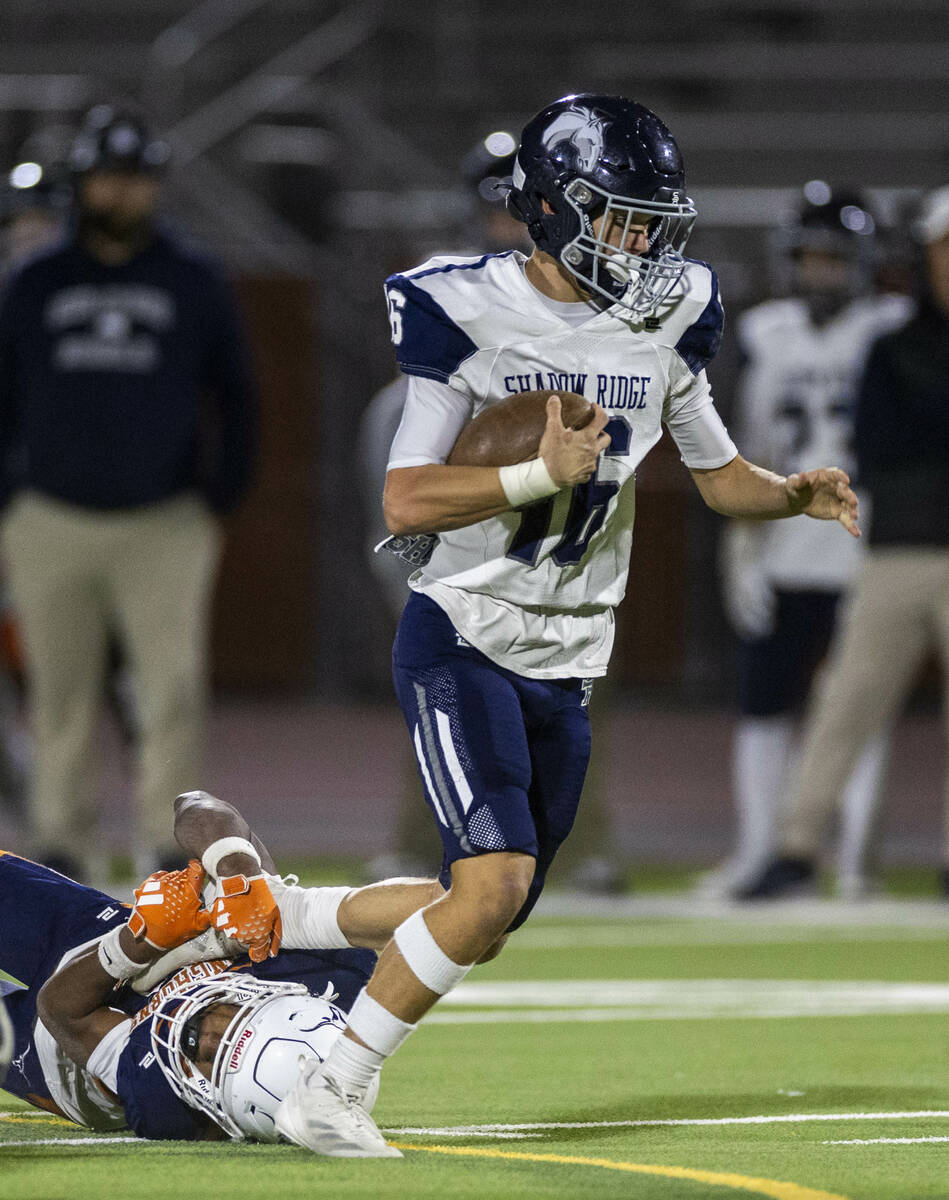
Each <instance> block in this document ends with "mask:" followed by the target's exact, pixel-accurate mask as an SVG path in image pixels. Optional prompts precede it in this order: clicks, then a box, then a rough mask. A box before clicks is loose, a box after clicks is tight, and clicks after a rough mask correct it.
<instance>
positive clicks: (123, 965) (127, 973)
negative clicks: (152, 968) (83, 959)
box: [99, 925, 148, 980]
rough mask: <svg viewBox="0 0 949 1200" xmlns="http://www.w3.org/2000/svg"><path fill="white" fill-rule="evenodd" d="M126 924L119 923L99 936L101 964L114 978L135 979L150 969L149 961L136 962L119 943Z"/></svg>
mask: <svg viewBox="0 0 949 1200" xmlns="http://www.w3.org/2000/svg"><path fill="white" fill-rule="evenodd" d="M124 928H125V926H124V925H117V926H116V927H115V929H110V930H109V932H108V933H106V934H104V935H103V936H102V937H101V938H99V964H100V965H101V967H102V969H103V971H105V973H106V974H107V975H111V976H112V978H113V979H122V980H125V979H134V978H135V976H136V975H141V974H142V972H143V971H147V970H148V963H140V962H136V961H135V960H134V959H133V958H129V956H128V955H127V954H126V953H125V951H124V950H123V949H122V947H121V945H120V943H119V937H120V936H121V933H122V930H123V929H124Z"/></svg>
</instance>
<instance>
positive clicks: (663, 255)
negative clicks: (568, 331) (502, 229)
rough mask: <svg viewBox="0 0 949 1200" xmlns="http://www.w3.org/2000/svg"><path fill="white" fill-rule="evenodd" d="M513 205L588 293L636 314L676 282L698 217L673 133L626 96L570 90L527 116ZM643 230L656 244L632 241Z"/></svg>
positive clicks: (510, 203)
mask: <svg viewBox="0 0 949 1200" xmlns="http://www.w3.org/2000/svg"><path fill="white" fill-rule="evenodd" d="M508 206H509V208H510V209H511V211H512V212H513V213H514V214H515V215H516V216H518V217H519V218H520V220H522V221H524V222H525V224H526V225H527V228H528V232H529V233H530V236H531V238H532V239H533V241H534V243H535V244H536V245H537V247H538V248H539V249H540V250H542V251H544V252H545V253H547V254H550V255H551V256H552V257H554V258H556V259H557V261H558V262H559V263H560V264H561V265H562V266H563V267H564V269H565V270H567V271H568V272H569V273H570V274H571V275H573V276H574V277H575V278H576V279H577V281H578V282H579V284H580V286H581V288H582V289H583V290H584V291H586V292H589V293H590V294H591V295H598V296H601V297H603V298H604V299H606V300H608V301H609V302H610V303H611V304H619V305H621V306H622V307H624V308H626V309H627V310H629V311H631V312H633V313H636V314H644V313H647V312H650V311H651V310H653V309H655V308H656V307H657V306H658V305H660V304H661V303H662V302H663V300H665V299H666V298H667V297H668V296H669V294H670V292H671V291H672V290H673V288H675V286H676V284H677V283H678V281H679V279H680V277H681V275H682V272H683V270H684V269H685V259H684V258H683V257H682V251H683V249H684V247H685V243H686V241H687V240H688V237H689V234H690V233H691V230H692V225H693V224H694V222H695V216H696V211H695V205H694V204H693V203H692V201H691V200H690V199H689V197H688V196H687V195H686V193H685V175H684V172H683V169H682V159H681V156H680V154H679V150H678V147H677V146H676V143H675V140H674V139H673V137H672V134H671V133H670V132H669V131H668V129H666V127H665V125H663V123H662V122H661V121H660V120H659V118H658V117H657V116H656V115H655V114H654V113H652V112H650V111H649V109H647V108H644V107H643V106H642V105H640V104H635V103H633V102H631V101H629V100H625V99H623V98H622V97H618V96H592V95H578V96H566V97H564V98H563V99H562V100H558V101H556V103H554V104H552V105H550V106H549V107H548V108H546V109H544V110H543V112H541V113H539V114H538V115H537V116H536V117H535V118H534V119H533V120H532V121H530V122H528V124H527V126H526V127H525V129H524V132H523V134H522V138H521V145H520V148H519V150H518V155H517V159H516V161H515V164H514V171H513V177H512V187H511V192H510V194H509V197H508ZM643 229H645V232H646V235H647V237H648V241H649V248H648V250H647V251H646V252H645V253H633V252H631V251H630V250H628V249H626V245H627V242H628V239H629V237H630V236H631V234H633V233H635V232H637V231H641V230H643Z"/></svg>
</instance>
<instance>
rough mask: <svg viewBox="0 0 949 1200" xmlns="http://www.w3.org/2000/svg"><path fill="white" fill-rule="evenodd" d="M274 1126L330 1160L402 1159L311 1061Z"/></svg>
mask: <svg viewBox="0 0 949 1200" xmlns="http://www.w3.org/2000/svg"><path fill="white" fill-rule="evenodd" d="M274 1122H275V1123H276V1126H277V1129H278V1131H279V1132H280V1133H282V1134H283V1136H284V1137H285V1138H287V1140H288V1141H291V1142H295V1143H296V1144H297V1145H298V1146H303V1147H304V1148H305V1149H307V1150H312V1151H313V1152H314V1154H326V1155H329V1156H330V1157H333V1158H401V1157H402V1151H401V1150H397V1149H396V1148H395V1146H390V1145H389V1144H388V1143H387V1142H386V1140H385V1138H384V1137H383V1136H382V1134H381V1133H380V1132H379V1130H378V1128H377V1126H376V1123H375V1121H373V1119H372V1117H370V1115H369V1114H368V1113H367V1112H366V1110H365V1108H363V1106H362V1105H361V1104H359V1103H357V1102H356V1101H355V1100H354V1099H353V1098H352V1097H351V1096H347V1095H346V1094H345V1093H344V1092H343V1090H342V1088H341V1087H340V1086H339V1084H338V1083H337V1082H336V1080H335V1079H333V1078H332V1076H330V1075H324V1074H323V1064H322V1063H320V1062H318V1061H317V1060H316V1059H310V1060H309V1061H308V1062H307V1063H306V1065H305V1066H304V1068H303V1070H302V1071H301V1072H300V1078H299V1079H298V1080H297V1081H296V1083H295V1084H294V1085H293V1087H292V1088H291V1089H290V1091H289V1092H288V1093H287V1095H286V1096H284V1098H283V1100H281V1102H280V1105H279V1107H278V1108H277V1111H276V1113H275V1114H274Z"/></svg>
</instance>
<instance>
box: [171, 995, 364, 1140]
mask: <svg viewBox="0 0 949 1200" xmlns="http://www.w3.org/2000/svg"><path fill="white" fill-rule="evenodd" d="M219 1005H231V1006H234V1007H235V1010H236V1011H235V1012H234V1014H233V1016H232V1017H231V1019H230V1020H229V1021H228V1023H227V1028H226V1029H225V1031H224V1033H223V1034H222V1035H221V1039H220V1042H219V1043H218V1046H217V1049H216V1051H215V1054H214V1060H213V1062H212V1064H211V1068H210V1072H209V1075H210V1078H205V1076H204V1075H203V1074H202V1073H201V1071H200V1070H198V1067H197V1066H196V1065H195V1058H196V1056H197V1053H196V1052H197V1048H198V1040H199V1037H200V1028H201V1023H202V1021H203V1019H204V1017H205V1016H206V1015H207V1013H208V1011H209V1010H210V1009H212V1008H215V1007H217V1006H219ZM345 1025H346V1018H345V1015H344V1014H343V1013H342V1012H341V1010H340V1009H338V1008H336V1007H335V1006H334V1005H332V1004H330V1003H328V1002H327V1001H326V1000H322V999H318V998H316V997H314V996H311V995H310V993H309V992H308V991H307V990H306V988H305V987H304V986H303V984H302V983H281V982H270V981H265V980H260V979H256V978H254V977H252V976H241V975H237V974H232V975H224V976H218V977H217V978H215V979H210V980H204V981H202V982H201V983H197V984H189V985H187V986H186V987H184V988H181V989H179V990H177V991H175V992H173V993H172V994H171V995H169V996H167V997H165V998H164V999H163V1000H162V1001H161V1003H160V1004H159V1006H158V1008H157V1009H156V1011H155V1014H154V1016H153V1018H152V1029H151V1040H152V1050H153V1052H154V1054H155V1056H156V1058H157V1060H158V1064H159V1066H160V1067H161V1070H162V1073H163V1074H164V1076H165V1078H166V1080H167V1081H168V1084H169V1085H170V1087H171V1089H172V1091H174V1092H175V1094H176V1095H177V1096H178V1097H179V1099H181V1100H183V1101H184V1102H185V1103H186V1104H187V1105H189V1106H190V1107H191V1108H196V1109H198V1110H199V1111H201V1112H203V1113H205V1114H206V1115H207V1116H209V1117H210V1118H211V1119H212V1120H213V1121H215V1122H216V1123H217V1124H218V1125H220V1126H221V1128H222V1129H223V1130H224V1131H225V1132H226V1133H227V1134H229V1135H230V1137H232V1138H234V1139H242V1138H252V1139H255V1140H257V1141H265V1142H268V1141H269V1142H273V1141H276V1140H277V1137H278V1135H277V1132H276V1128H275V1126H274V1121H273V1116H274V1113H275V1112H276V1109H277V1105H278V1104H279V1103H280V1101H281V1100H282V1099H283V1097H284V1096H285V1095H286V1094H287V1092H288V1091H289V1090H290V1088H291V1087H292V1086H293V1084H294V1082H295V1081H296V1079H297V1076H298V1075H299V1072H300V1067H301V1065H302V1063H303V1061H305V1060H306V1059H308V1058H316V1059H319V1061H321V1062H322V1061H323V1059H325V1057H326V1055H327V1054H328V1053H329V1050H330V1048H331V1047H332V1045H333V1044H334V1042H335V1041H336V1039H337V1038H338V1037H339V1035H340V1033H341V1032H342V1030H343V1029H344V1028H345Z"/></svg>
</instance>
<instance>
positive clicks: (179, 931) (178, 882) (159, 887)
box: [128, 859, 211, 950]
mask: <svg viewBox="0 0 949 1200" xmlns="http://www.w3.org/2000/svg"><path fill="white" fill-rule="evenodd" d="M203 880H204V868H203V867H202V866H201V864H200V863H199V862H198V860H197V859H192V860H191V862H189V863H188V865H187V867H185V868H184V870H182V871H156V872H155V873H154V874H153V875H149V877H148V878H147V879H146V880H145V882H144V883H141V884H139V886H138V887H137V888H136V889H135V906H134V908H133V909H132V915H131V916H130V917H129V920H128V926H129V929H130V930H131V933H132V936H133V937H134V938H135V940H136V941H142V939H144V940H145V941H146V942H148V944H149V945H150V946H154V947H155V949H156V950H173V949H174V948H175V947H176V946H181V945H183V943H185V942H190V941H191V939H192V938H193V937H197V935H198V934H199V933H203V932H204V930H205V929H207V928H208V926H209V925H210V924H211V914H210V913H209V912H208V911H207V909H205V908H202V906H201V884H202V882H203Z"/></svg>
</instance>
